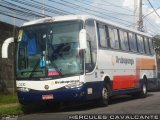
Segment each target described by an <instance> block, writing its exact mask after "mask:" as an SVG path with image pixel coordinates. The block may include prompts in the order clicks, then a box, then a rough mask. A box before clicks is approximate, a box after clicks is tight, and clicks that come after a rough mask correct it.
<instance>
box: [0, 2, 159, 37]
mask: <svg viewBox="0 0 160 120" xmlns="http://www.w3.org/2000/svg"><path fill="white" fill-rule="evenodd" d="M136 1H137V2H138V1H139V0H136ZM149 1H150V3H151V4H152V6H153V7H154V8H155V9H156V11H157V14H158V15H157V14H156V13H155V12H153V11H154V10H153V8H152V7H151V5H150V4H149ZM142 3H143V5H142V9H143V20H144V22H143V26H144V28H143V30H144V31H145V32H148V33H150V34H151V35H156V34H160V9H158V8H159V7H160V0H143V2H142ZM134 10H135V9H134V0H1V1H0V21H3V22H7V23H10V24H15V25H17V26H21V25H22V24H23V23H24V22H26V20H29V21H30V20H35V19H38V18H41V17H45V16H59V15H66V14H89V15H94V16H97V17H100V18H103V19H107V20H110V21H113V22H115V23H119V24H122V25H124V26H127V27H131V28H134V27H135V17H137V15H136V16H135V14H134ZM151 12H152V13H151ZM43 13H44V14H45V15H44V14H43ZM149 13H151V14H149ZM2 14H3V15H2ZM147 14H149V15H147ZM6 15H7V16H6ZM146 15H147V16H146ZM13 17H16V18H13ZM20 19H21V20H20Z"/></svg>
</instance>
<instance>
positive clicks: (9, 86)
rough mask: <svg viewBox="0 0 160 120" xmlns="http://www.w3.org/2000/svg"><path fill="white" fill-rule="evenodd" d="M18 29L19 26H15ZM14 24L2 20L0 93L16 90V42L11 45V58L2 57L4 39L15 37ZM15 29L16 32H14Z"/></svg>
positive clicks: (0, 27) (0, 34) (0, 25)
mask: <svg viewBox="0 0 160 120" xmlns="http://www.w3.org/2000/svg"><path fill="white" fill-rule="evenodd" d="M15 30H17V27H15ZM15 30H14V26H13V25H10V24H7V23H4V22H0V93H5V94H7V93H14V92H15V76H14V50H15V49H14V43H12V44H11V45H10V46H9V51H8V52H9V58H8V59H2V57H1V53H2V51H1V50H2V44H3V42H4V40H6V39H7V38H9V37H13V35H14V33H17V31H15ZM13 31H15V32H13Z"/></svg>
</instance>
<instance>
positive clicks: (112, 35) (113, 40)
mask: <svg viewBox="0 0 160 120" xmlns="http://www.w3.org/2000/svg"><path fill="white" fill-rule="evenodd" d="M108 32H109V40H110V46H111V48H113V49H119V40H118V30H117V29H115V28H113V27H111V26H110V27H108Z"/></svg>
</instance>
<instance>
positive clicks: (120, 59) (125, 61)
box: [116, 56, 134, 65]
mask: <svg viewBox="0 0 160 120" xmlns="http://www.w3.org/2000/svg"><path fill="white" fill-rule="evenodd" d="M116 63H120V64H125V65H127V64H130V65H133V64H134V59H131V58H124V57H118V56H116Z"/></svg>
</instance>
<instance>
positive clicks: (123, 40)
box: [119, 30, 129, 51]
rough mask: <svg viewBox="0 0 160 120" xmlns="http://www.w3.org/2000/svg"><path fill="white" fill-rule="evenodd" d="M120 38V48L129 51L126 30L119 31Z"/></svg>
mask: <svg viewBox="0 0 160 120" xmlns="http://www.w3.org/2000/svg"><path fill="white" fill-rule="evenodd" d="M119 35H120V40H121V48H122V50H126V51H129V44H128V36H127V32H124V31H121V30H120V31H119Z"/></svg>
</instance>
